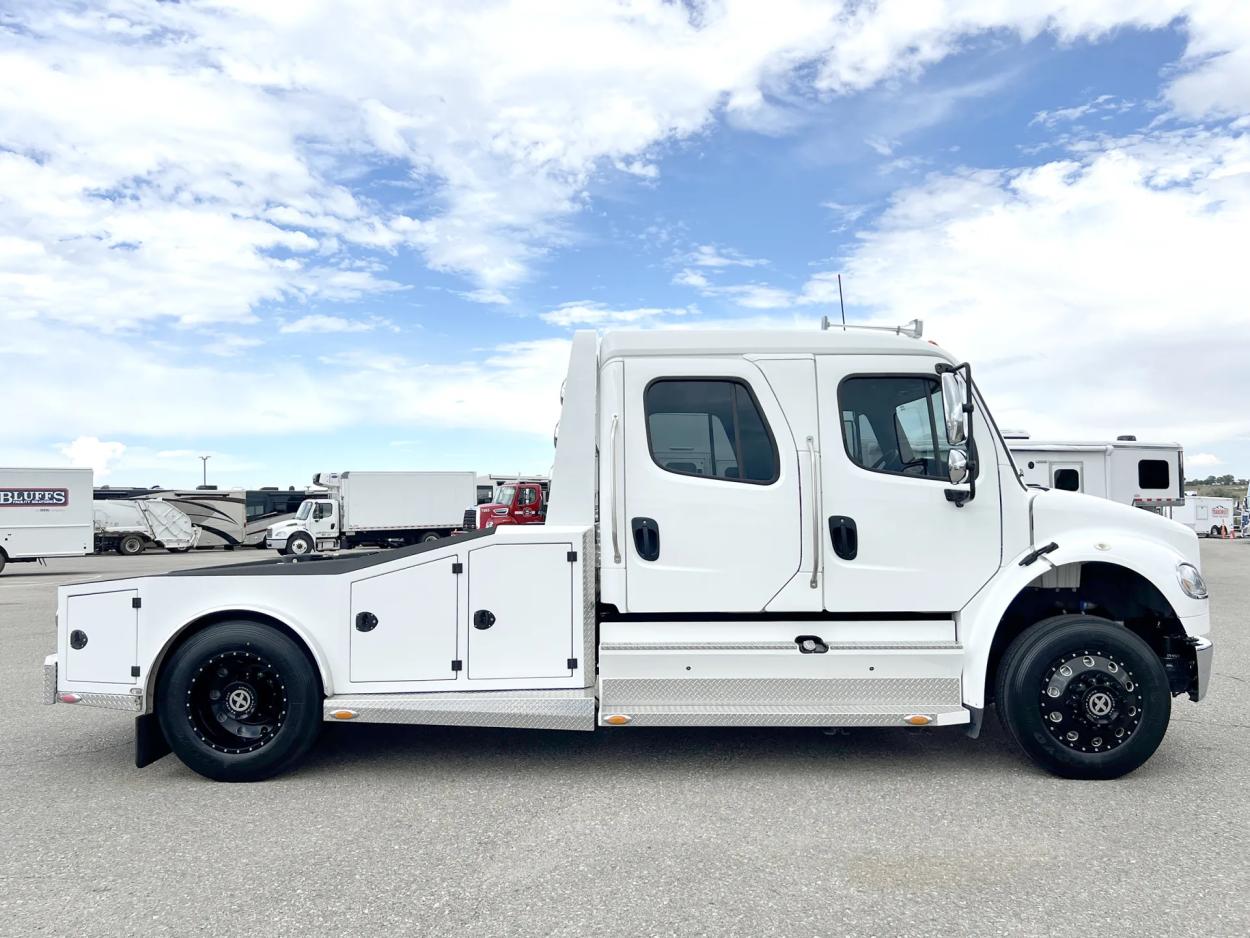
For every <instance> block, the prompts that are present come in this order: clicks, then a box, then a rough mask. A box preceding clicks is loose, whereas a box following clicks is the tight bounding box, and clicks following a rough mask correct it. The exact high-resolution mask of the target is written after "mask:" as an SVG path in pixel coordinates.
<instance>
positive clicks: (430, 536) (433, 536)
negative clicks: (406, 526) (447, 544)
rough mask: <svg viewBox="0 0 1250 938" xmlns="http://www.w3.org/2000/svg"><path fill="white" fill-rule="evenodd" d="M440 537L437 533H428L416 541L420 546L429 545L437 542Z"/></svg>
mask: <svg viewBox="0 0 1250 938" xmlns="http://www.w3.org/2000/svg"><path fill="white" fill-rule="evenodd" d="M441 537H442V535H440V534H439V533H438V532H437V531H430V532H428V533H426V534H422V535H421V536H420V537H419V538H417V540H418V541H419V542H420V543H422V544H429V543H430V542H431V541H437V540H439V539H440V538H441Z"/></svg>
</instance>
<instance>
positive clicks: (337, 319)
mask: <svg viewBox="0 0 1250 938" xmlns="http://www.w3.org/2000/svg"><path fill="white" fill-rule="evenodd" d="M387 324H388V323H387V322H386V320H384V319H379V318H377V317H374V318H372V319H369V320H362V319H346V318H344V317H342V316H325V315H322V314H315V315H311V316H301V317H300V318H299V319H295V320H292V321H291V322H284V323H283V324H282V325H281V326H280V327H279V329H278V331H279V332H283V333H297V332H372V331H373V330H374V329H376V328H377V327H378V326H379V325H387Z"/></svg>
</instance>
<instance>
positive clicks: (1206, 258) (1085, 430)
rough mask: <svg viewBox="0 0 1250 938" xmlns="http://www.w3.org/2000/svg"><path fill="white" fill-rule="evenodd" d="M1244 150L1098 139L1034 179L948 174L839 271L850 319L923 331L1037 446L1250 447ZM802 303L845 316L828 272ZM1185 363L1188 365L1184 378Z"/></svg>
mask: <svg viewBox="0 0 1250 938" xmlns="http://www.w3.org/2000/svg"><path fill="white" fill-rule="evenodd" d="M1247 230H1250V136H1247V135H1246V134H1244V133H1238V132H1236V131H1219V130H1208V129H1201V128H1199V129H1190V130H1184V131H1175V132H1171V133H1164V132H1156V133H1155V134H1154V135H1152V136H1150V137H1128V138H1124V139H1120V140H1111V141H1107V140H1102V139H1099V140H1092V141H1086V142H1084V143H1081V144H1078V145H1076V146H1074V148H1073V152H1072V155H1071V157H1070V158H1068V159H1064V160H1058V161H1055V162H1051V163H1047V164H1045V165H1042V166H1037V167H1033V168H1030V169H1025V170H974V169H968V170H965V171H963V172H959V173H952V174H938V175H933V176H931V177H929V178H928V179H927V180H926V181H925V182H923V183H922V184H920V185H917V186H914V187H911V188H908V189H905V190H902V191H900V192H898V193H896V195H895V196H894V197H893V199H892V200H891V203H890V206H889V208H888V209H887V211H886V212H885V213H884V214H883V215H882V217H881V218H880V219H879V220H878V222H877V223H876V224H875V225H874V226H873V227H872V228H870V229H868V230H865V231H861V232H860V234H859V243H858V245H857V246H856V247H855V249H854V250H853V251H852V253H851V254H850V256H849V257H847V258H846V259H845V263H844V266H843V271H844V273H845V274H846V280H847V286H848V295H849V296H853V297H854V298H855V301H854V302H853V303H852V304H851V310H852V318H853V319H859V320H860V321H862V319H863V316H864V311H865V310H866V311H867V313H868V315H869V316H870V317H871V318H872V319H873V320H874V321H876V322H879V323H885V324H891V325H892V324H897V323H902V322H905V321H907V320H910V319H913V318H920V319H923V320H925V322H926V334H927V335H928V336H932V337H934V338H936V339H937V340H938V341H939V342H943V344H946V343H947V342H951V343H952V344H954V345H955V349H954V350H955V351H956V353H957V354H960V355H965V356H967V357H968V358H969V359H970V360H971V361H973V362H974V363H976V367H977V369H978V373H979V378H980V380H981V382H982V383H983V384H984V385H985V386H986V387H987V389H988V390H989V391H990V392H992V394H991V397H990V400H991V401H992V402H994V406H995V410H996V416H997V418H998V420H999V422H1000V425H1003V426H1025V427H1028V428H1029V429H1030V431H1031V432H1032V435H1033V436H1034V437H1039V438H1040V437H1044V436H1055V435H1059V436H1062V437H1067V438H1074V437H1075V438H1081V437H1085V438H1093V437H1103V438H1109V437H1114V436H1115V435H1117V434H1120V433H1136V434H1137V435H1138V436H1139V437H1140V438H1143V439H1144V438H1147V437H1153V438H1163V439H1179V440H1181V441H1182V442H1184V443H1187V444H1189V445H1209V444H1210V443H1211V442H1215V441H1221V440H1228V439H1230V438H1235V437H1240V438H1245V437H1247V436H1250V412H1247V410H1246V408H1245V407H1244V406H1243V402H1244V400H1245V399H1246V398H1247V397H1248V396H1250V382H1248V381H1247V379H1246V377H1245V368H1244V363H1243V362H1242V361H1241V360H1242V359H1243V358H1244V354H1243V349H1242V348H1241V346H1240V345H1239V344H1238V343H1236V342H1234V341H1222V340H1221V339H1220V338H1219V337H1221V336H1226V337H1234V336H1244V335H1246V334H1247V332H1248V331H1250V307H1248V306H1247V305H1246V303H1245V302H1244V299H1243V298H1244V292H1245V290H1244V283H1243V281H1244V275H1243V273H1242V271H1243V269H1244V266H1245V264H1244V250H1243V249H1242V247H1241V244H1242V242H1243V241H1244V233H1245V231H1247ZM800 300H801V302H803V303H804V304H806V305H815V304H821V305H827V306H829V307H830V308H831V309H832V310H835V311H836V309H837V302H838V297H837V283H836V279H835V275H834V273H833V272H828V273H821V274H817V275H815V276H813V277H812V278H811V279H810V280H809V282H808V283H807V284H806V285H805V286H804V289H803V291H802V295H801V297H800ZM1178 363H1181V364H1183V367H1177V365H1178Z"/></svg>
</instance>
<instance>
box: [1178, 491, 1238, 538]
mask: <svg viewBox="0 0 1250 938" xmlns="http://www.w3.org/2000/svg"><path fill="white" fill-rule="evenodd" d="M1236 511H1237V499H1235V498H1219V497H1217V496H1214V495H1186V496H1185V504H1184V505H1176V506H1173V507H1170V508H1165V509H1164V511H1163V514H1164V515H1165V516H1166V517H1168V518H1171V519H1172V520H1173V521H1179V522H1180V523H1181V524H1183V525H1185V527H1187V528H1190V529H1192V530H1193V532H1194V533H1195V534H1197V535H1198V536H1199V537H1228V536H1229V535H1230V534H1232V533H1233V526H1234V525H1233V521H1234V518H1235V515H1236Z"/></svg>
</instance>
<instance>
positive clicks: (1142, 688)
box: [43, 328, 1213, 781]
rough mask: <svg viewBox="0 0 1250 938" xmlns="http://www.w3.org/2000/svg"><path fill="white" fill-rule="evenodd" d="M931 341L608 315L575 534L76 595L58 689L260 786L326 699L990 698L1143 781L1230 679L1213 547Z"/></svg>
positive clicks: (324, 560) (590, 349)
mask: <svg viewBox="0 0 1250 938" xmlns="http://www.w3.org/2000/svg"><path fill="white" fill-rule="evenodd" d="M918 332H919V330H918V329H915V330H909V331H904V330H899V334H894V332H893V331H891V332H889V333H885V332H878V331H872V330H869V329H863V328H861V329H846V330H836V331H828V332H812V333H808V332H800V331H744V332H714V331H706V332H705V331H701V330H700V331H689V332H665V331H654V332H638V333H626V332H622V333H609V334H607V335H606V336H604V337H603V339H602V341H600V340H599V339H598V337H597V336H596V335H595V334H594V333H593V332H578V333H576V334H575V336H574V338H573V341H572V348H571V357H570V361H569V368H568V377H567V380H566V385H565V386H566V388H567V389H568V393H567V394H566V395H565V396H564V400H563V403H562V405H561V408H562V410H561V416H560V430H559V434H558V437H557V440H556V451H555V462H554V467H553V471H552V474H551V499H550V501H549V503H548V507H547V520H546V524H542V525H501V526H495V527H491V528H482V529H479V530H476V531H472V532H467V533H465V534H463V535H461V536H459V537H453V538H446V539H443V540H438V541H434V542H432V543H422V544H416V545H414V546H411V547H406V548H402V549H400V550H394V551H372V552H361V553H356V554H352V555H339V556H301V557H287V558H276V559H273V560H262V561H259V562H253V563H245V564H234V565H229V566H217V567H211V568H206V569H199V570H194V569H192V570H178V571H173V572H170V573H168V574H165V575H160V576H142V577H133V578H126V579H119V580H114V581H111V582H107V583H101V582H93V583H85V584H78V585H70V586H63V587H61V588H60V589H59V591H58V596H57V609H58V619H57V623H56V629H57V650H56V652H55V653H54V654H52V655H50V656H49V657H48V658H47V659H46V660H45V661H44V665H43V667H44V680H45V697H44V699H45V700H46V701H48V702H50V703H71V704H74V705H77V706H85V705H91V706H104V707H115V708H117V709H120V710H125V711H128V712H130V713H131V714H133V715H134V717H135V718H136V720H135V728H136V754H135V758H136V762H137V763H138V764H141V765H142V764H146V763H148V762H150V761H152V760H153V759H156V758H159V757H160V756H162V755H164V754H165V753H166V752H168V751H170V750H171V749H172V751H173V752H175V753H176V754H177V755H178V757H179V758H180V759H181V760H182V761H183V762H184V763H185V764H186V765H188V766H190V767H191V768H192V769H194V770H195V771H197V772H200V773H202V774H203V775H205V776H207V777H209V778H214V779H221V780H230V781H244V780H254V779H260V778H265V777H268V776H272V775H274V774H276V773H279V772H282V771H285V770H288V769H291V768H292V767H294V766H295V765H296V764H297V763H299V761H300V760H301V759H302V758H303V757H304V755H305V754H306V753H307V752H308V751H309V749H310V748H311V747H312V746H313V745H314V743H315V741H316V739H317V735H318V730H319V728H320V727H321V725H322V724H323V722H325V721H334V722H339V723H342V724H344V725H347V726H352V725H355V724H359V723H423V724H445V725H455V726H501V727H529V728H547V729H563V730H584V731H589V730H594V729H596V728H598V729H601V730H602V731H604V732H617V733H619V732H629V731H630V729H631V728H633V727H663V726H677V727H681V726H814V727H834V726H878V727H898V728H899V729H900V730H902V729H904V728H908V727H916V726H930V727H963V728H964V729H965V730H967V731H968V732H969V734H970V735H973V736H975V735H977V734H978V733H979V731H980V728H981V726H982V721H983V719H984V714H985V712H986V709H987V707H989V706H990V705H991V704H994V705H995V706H996V709H997V712H998V716H999V718H1000V719H1001V721H1002V722H1003V724H1004V725H1005V726H1006V728H1007V731H1008V733H1009V735H1010V738H1011V739H1012V740H1013V742H1014V743H1015V744H1016V745H1018V746H1019V747H1020V748H1021V749H1023V750H1024V751H1025V752H1026V753H1027V754H1028V755H1029V756H1030V757H1031V758H1032V759H1033V760H1034V761H1035V762H1036V763H1037V764H1038V765H1040V766H1042V767H1044V768H1045V769H1047V770H1048V771H1051V772H1054V773H1056V774H1058V775H1061V776H1069V777H1077V778H1111V777H1116V776H1119V775H1123V774H1124V773H1126V772H1129V771H1132V770H1133V769H1134V768H1136V767H1137V766H1139V765H1141V764H1142V763H1143V762H1145V761H1146V760H1147V759H1148V758H1149V757H1150V755H1151V754H1152V753H1153V752H1154V751H1155V749H1156V748H1157V747H1158V745H1159V743H1160V742H1161V741H1162V739H1163V736H1164V733H1165V732H1166V730H1167V728H1168V724H1169V720H1170V716H1171V710H1172V699H1173V697H1174V696H1178V695H1180V696H1188V697H1190V698H1191V699H1193V700H1199V699H1201V698H1202V697H1203V695H1204V694H1205V693H1206V692H1207V689H1208V686H1209V683H1210V677H1211V661H1212V653H1213V646H1212V643H1211V638H1210V634H1211V617H1210V610H1209V604H1208V600H1207V588H1206V584H1205V583H1204V581H1203V578H1202V574H1201V571H1200V570H1199V564H1200V560H1199V553H1198V540H1197V538H1196V537H1195V536H1194V533H1193V532H1192V531H1190V530H1187V529H1186V528H1184V527H1183V526H1181V525H1179V524H1175V523H1173V522H1171V521H1169V520H1167V519H1166V518H1161V517H1158V516H1157V515H1154V514H1152V513H1150V512H1145V511H1137V510H1135V509H1133V508H1131V507H1129V506H1127V505H1120V504H1116V503H1115V502H1112V501H1110V500H1108V499H1105V498H1093V497H1090V496H1088V495H1082V494H1080V493H1076V492H1068V491H1063V490H1061V489H1051V490H1047V491H1043V490H1041V489H1037V488H1030V487H1027V486H1026V485H1025V484H1024V483H1023V482H1022V481H1021V479H1020V477H1019V476H1018V475H1017V473H1016V470H1015V466H1014V463H1013V462H1012V460H1011V457H1010V454H1009V452H1008V450H1007V447H1006V444H1005V443H1004V441H1003V439H1002V437H1001V436H1000V435H999V433H998V430H997V428H996V426H995V423H994V421H993V419H992V418H991V416H990V413H989V411H988V409H987V408H986V405H985V402H984V400H983V399H982V397H981V395H980V393H979V392H978V391H977V389H976V388H975V386H974V384H973V383H972V368H971V366H970V365H969V364H967V363H965V362H961V361H960V360H959V359H957V358H954V357H953V356H952V355H950V354H949V353H948V352H946V351H944V350H943V349H942V348H939V347H938V346H936V345H934V344H932V343H929V342H925V341H922V340H920V339H919V338H918V337H913V336H915V334H916V333H918ZM657 441H662V444H663V445H661V446H659V447H657V446H656V442H657ZM682 452H706V453H708V454H709V457H708V458H707V459H704V460H690V459H686V458H683V457H680V456H679V455H675V454H680V453H682ZM692 462H693V463H695V465H693V466H691V465H690V463H692ZM465 481H466V485H469V486H471V485H472V475H467V477H466V480H465ZM468 494H469V495H470V496H471V492H469V493H468ZM457 497H458V498H459V499H460V500H461V501H460V504H462V505H463V503H464V502H463V500H464V498H465V497H466V496H465V494H461V495H458V496H457ZM340 517H341V513H340ZM49 625H51V623H49ZM1185 725H1187V724H1185ZM1182 728H1184V727H1183V726H1182Z"/></svg>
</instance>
